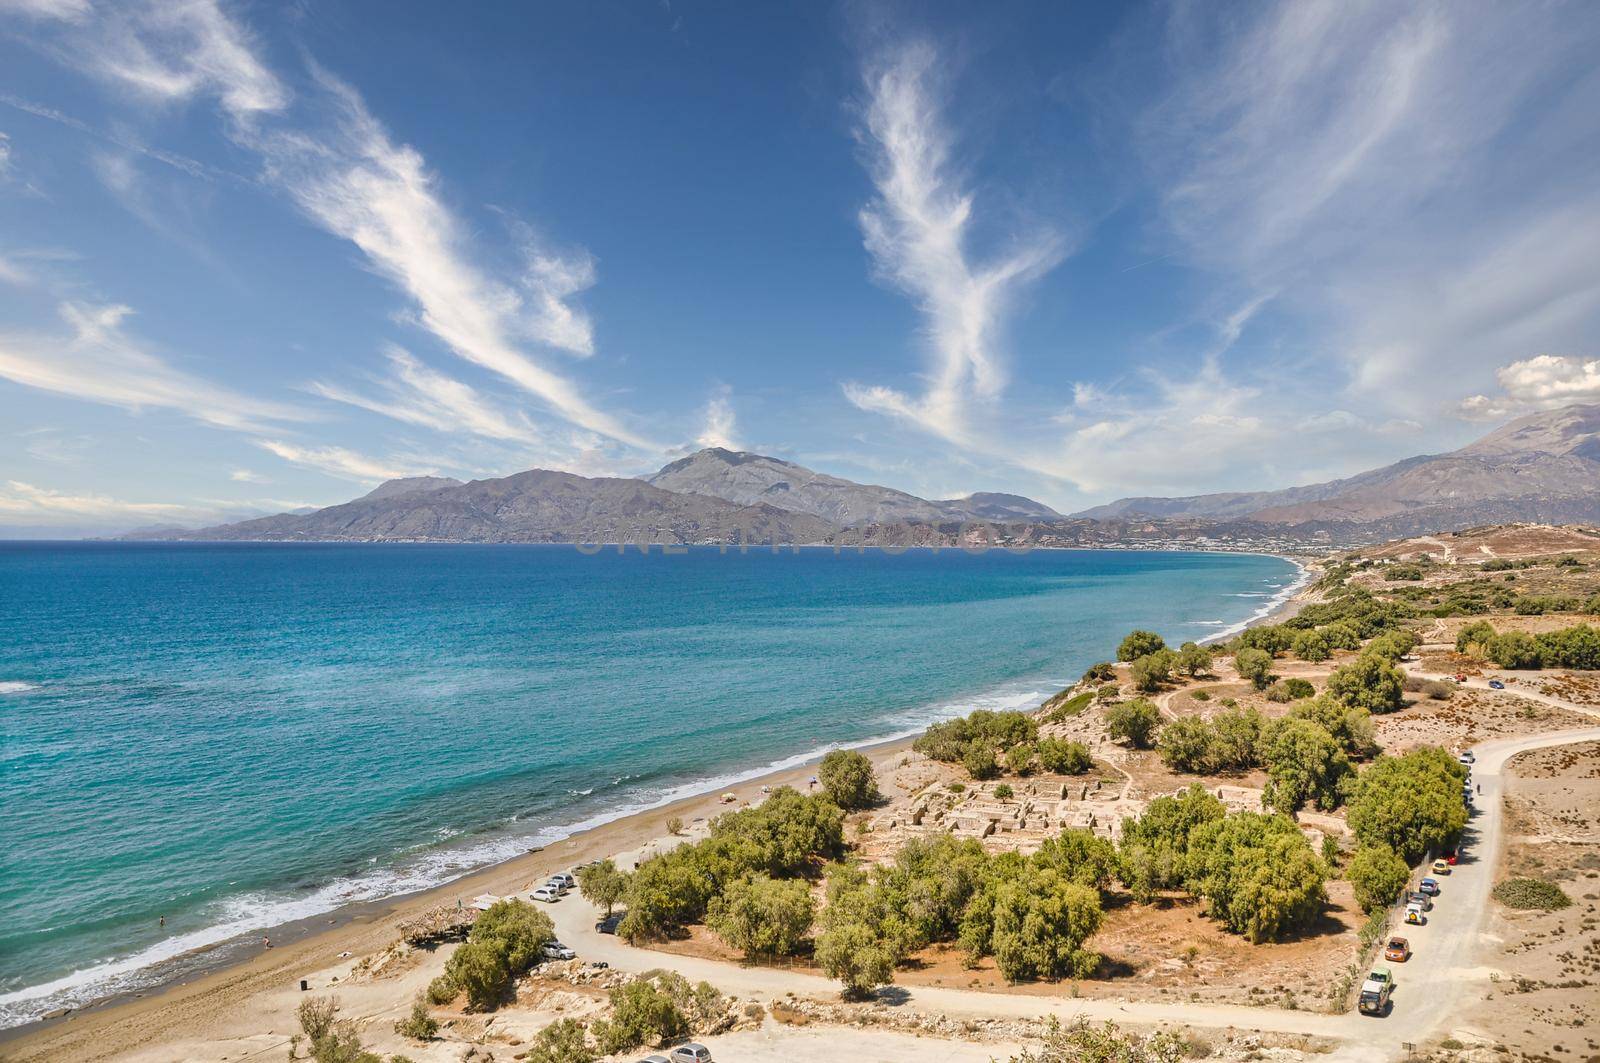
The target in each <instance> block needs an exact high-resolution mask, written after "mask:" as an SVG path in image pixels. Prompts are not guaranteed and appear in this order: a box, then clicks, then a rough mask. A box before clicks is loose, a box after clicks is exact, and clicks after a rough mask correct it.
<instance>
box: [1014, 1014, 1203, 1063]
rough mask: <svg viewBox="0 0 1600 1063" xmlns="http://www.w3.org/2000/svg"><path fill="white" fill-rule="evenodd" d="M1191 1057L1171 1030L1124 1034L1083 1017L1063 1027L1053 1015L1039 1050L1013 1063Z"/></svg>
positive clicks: (1137, 1062) (1121, 1062)
mask: <svg viewBox="0 0 1600 1063" xmlns="http://www.w3.org/2000/svg"><path fill="white" fill-rule="evenodd" d="M1187 1055H1192V1053H1189V1052H1188V1051H1187V1047H1186V1042H1185V1040H1184V1038H1183V1036H1182V1035H1180V1034H1178V1033H1175V1032H1173V1031H1171V1030H1161V1031H1158V1032H1156V1033H1151V1034H1137V1033H1124V1032H1122V1030H1120V1029H1118V1028H1117V1024H1116V1023H1114V1022H1111V1021H1110V1020H1107V1021H1106V1023H1105V1025H1104V1026H1096V1025H1094V1024H1092V1023H1091V1022H1090V1021H1089V1020H1088V1019H1087V1018H1086V1017H1084V1016H1082V1015H1079V1016H1078V1017H1077V1018H1075V1019H1073V1020H1072V1021H1071V1022H1070V1023H1067V1024H1065V1025H1063V1024H1062V1022H1061V1020H1060V1019H1058V1018H1056V1017H1055V1016H1054V1015H1052V1016H1050V1021H1049V1025H1048V1026H1047V1027H1046V1029H1045V1032H1044V1040H1043V1041H1042V1042H1041V1043H1040V1045H1039V1047H1038V1048H1037V1049H1024V1050H1023V1051H1022V1053H1021V1054H1020V1055H1015V1056H1012V1057H1011V1060H1010V1063H1179V1061H1180V1060H1182V1059H1184V1058H1185V1056H1187Z"/></svg>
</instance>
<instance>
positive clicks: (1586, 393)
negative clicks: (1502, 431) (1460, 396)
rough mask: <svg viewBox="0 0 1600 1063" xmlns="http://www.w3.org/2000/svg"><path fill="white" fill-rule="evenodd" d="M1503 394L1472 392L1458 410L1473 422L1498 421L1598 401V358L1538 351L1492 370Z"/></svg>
mask: <svg viewBox="0 0 1600 1063" xmlns="http://www.w3.org/2000/svg"><path fill="white" fill-rule="evenodd" d="M1495 379H1496V380H1497V381H1498V382H1499V384H1500V387H1501V390H1502V392H1503V394H1501V395H1498V396H1493V397H1491V396H1488V395H1473V396H1471V397H1470V398H1467V399H1464V400H1462V402H1461V406H1460V413H1461V415H1462V416H1463V417H1465V418H1467V419H1468V420H1473V421H1497V420H1502V419H1504V418H1507V417H1512V416H1515V415H1517V414H1521V413H1527V412H1529V411H1531V410H1540V409H1553V408H1555V407H1558V406H1567V405H1570V404H1572V403H1588V402H1600V358H1575V357H1570V356H1562V355H1554V354H1541V355H1537V356H1535V357H1533V358H1525V359H1523V360H1522V361H1520V362H1512V363H1511V364H1510V365H1505V366H1501V367H1500V369H1498V370H1497V371H1496V372H1495Z"/></svg>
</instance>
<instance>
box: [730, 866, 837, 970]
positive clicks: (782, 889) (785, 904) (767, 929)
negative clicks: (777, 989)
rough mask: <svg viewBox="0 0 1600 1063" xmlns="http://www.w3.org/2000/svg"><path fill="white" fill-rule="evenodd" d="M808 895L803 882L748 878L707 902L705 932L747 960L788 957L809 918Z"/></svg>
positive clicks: (811, 908)
mask: <svg viewBox="0 0 1600 1063" xmlns="http://www.w3.org/2000/svg"><path fill="white" fill-rule="evenodd" d="M815 914H816V912H815V908H814V906H813V905H812V903H811V889H810V887H809V886H808V885H807V884H806V882H805V881H804V880H803V879H783V880H780V879H773V878H769V877H767V876H766V875H752V876H750V877H749V878H742V879H738V880H737V881H735V882H731V883H729V884H728V885H727V887H725V888H724V889H723V891H722V893H721V894H720V895H719V896H717V897H713V898H712V900H711V904H710V906H709V908H708V909H707V910H706V927H707V928H708V929H710V931H711V932H712V933H713V934H716V935H717V936H718V937H719V938H721V939H722V940H723V941H724V942H726V943H727V944H728V945H729V946H731V947H732V948H736V949H738V950H739V951H741V952H743V953H744V954H745V956H746V957H747V958H750V959H766V958H770V957H773V956H792V955H794V953H795V952H796V951H798V950H799V948H800V943H801V942H802V941H804V940H805V936H806V932H807V931H809V930H810V929H811V921H812V919H813V918H814V917H815Z"/></svg>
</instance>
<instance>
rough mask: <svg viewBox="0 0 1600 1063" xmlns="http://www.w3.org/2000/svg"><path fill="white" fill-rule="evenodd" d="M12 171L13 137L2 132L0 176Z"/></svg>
mask: <svg viewBox="0 0 1600 1063" xmlns="http://www.w3.org/2000/svg"><path fill="white" fill-rule="evenodd" d="M10 172H11V138H10V137H9V136H7V135H6V134H4V133H0V177H5V176H6V175H7V174H8V173H10Z"/></svg>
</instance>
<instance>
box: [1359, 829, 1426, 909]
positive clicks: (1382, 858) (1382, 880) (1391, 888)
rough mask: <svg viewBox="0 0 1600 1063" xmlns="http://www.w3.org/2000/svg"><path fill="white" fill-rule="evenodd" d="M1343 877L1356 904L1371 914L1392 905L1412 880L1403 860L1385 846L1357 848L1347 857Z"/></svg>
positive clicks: (1361, 846) (1362, 846)
mask: <svg viewBox="0 0 1600 1063" xmlns="http://www.w3.org/2000/svg"><path fill="white" fill-rule="evenodd" d="M1345 877H1346V878H1348V879H1349V880H1350V886H1351V888H1352V889H1354V890H1355V894H1356V903H1357V904H1359V905H1361V908H1362V910H1363V911H1367V912H1374V911H1377V910H1378V909H1380V908H1387V907H1388V906H1389V905H1391V904H1393V903H1394V900H1395V898H1396V897H1398V896H1400V891H1401V890H1403V889H1405V888H1406V883H1407V882H1408V881H1410V878H1411V868H1409V867H1407V866H1406V862H1405V859H1404V858H1403V857H1401V856H1400V854H1399V853H1397V852H1395V851H1394V850H1393V849H1391V848H1389V847H1388V846H1387V845H1360V846H1357V847H1356V855H1355V856H1353V857H1351V858H1350V866H1349V867H1348V868H1347V869H1346V870H1345Z"/></svg>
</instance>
